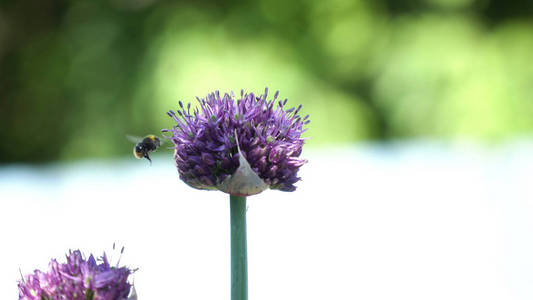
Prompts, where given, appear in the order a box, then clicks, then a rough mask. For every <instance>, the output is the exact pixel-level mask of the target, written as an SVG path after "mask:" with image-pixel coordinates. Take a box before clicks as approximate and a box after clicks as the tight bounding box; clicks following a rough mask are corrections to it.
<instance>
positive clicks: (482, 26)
mask: <svg viewBox="0 0 533 300" xmlns="http://www.w3.org/2000/svg"><path fill="white" fill-rule="evenodd" d="M532 16H533V4H532V2H531V1H528V0H519V1H505V0H409V1H394V0H380V1H357V0H353V1H349V0H331V1H318V0H315V1H303V0H296V1H281V0H259V1H255V2H247V1H228V2H225V3H221V2H218V1H208V0H201V1H157V0H80V1H67V0H63V1H57V0H56V1H54V0H35V1H16V0H11V1H6V0H3V1H0V124H1V125H2V128H3V130H2V131H1V132H0V136H1V138H2V141H3V143H2V145H1V146H0V162H14V161H28V162H41V161H50V160H57V159H76V158H82V157H87V156H97V157H105V156H116V155H125V154H128V155H129V154H130V149H131V145H130V144H129V142H128V141H127V140H126V139H125V135H126V134H133V135H144V134H147V133H157V132H158V131H159V130H160V129H161V128H167V127H170V126H172V122H171V120H170V119H169V118H168V117H167V116H166V111H167V110H169V109H173V108H176V106H177V101H178V100H184V101H195V100H194V99H195V97H196V96H200V97H204V96H205V95H206V94H207V93H208V92H211V91H214V90H217V89H218V90H221V91H222V92H227V91H230V90H234V91H235V92H236V93H239V92H240V90H241V89H244V90H245V91H253V92H256V93H261V92H262V91H263V90H264V88H265V87H266V86H268V87H269V88H270V90H271V93H273V92H274V91H275V90H280V92H281V93H280V96H281V97H283V98H288V99H289V104H292V105H293V106H296V105H298V104H300V103H302V104H303V105H304V108H303V112H304V114H310V115H311V120H312V123H311V124H310V126H309V133H308V136H309V137H311V139H310V141H309V143H310V144H315V145H318V144H325V143H347V142H353V141H358V140H383V139H394V138H419V137H430V138H444V139H456V138H474V139H482V140H488V141H502V140H505V139H507V138H510V137H513V136H516V135H524V134H528V133H530V132H531V130H532V129H533V117H532V116H533V102H532V100H531V98H532V96H533V84H532V83H533V64H531V63H530V61H531V60H532V58H533V21H532V20H533V19H532V18H531V17H532Z"/></svg>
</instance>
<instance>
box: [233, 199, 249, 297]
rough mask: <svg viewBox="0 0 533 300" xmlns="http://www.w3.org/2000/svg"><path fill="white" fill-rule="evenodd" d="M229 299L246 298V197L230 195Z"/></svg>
mask: <svg viewBox="0 0 533 300" xmlns="http://www.w3.org/2000/svg"><path fill="white" fill-rule="evenodd" d="M230 223H231V300H248V256H247V247H246V197H241V196H233V195H230Z"/></svg>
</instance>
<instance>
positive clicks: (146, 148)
mask: <svg viewBox="0 0 533 300" xmlns="http://www.w3.org/2000/svg"><path fill="white" fill-rule="evenodd" d="M127 138H128V139H129V140H130V141H132V142H134V143H136V144H135V147H133V155H134V156H135V157H136V158H138V159H141V158H146V159H147V160H148V161H149V162H150V164H152V160H151V159H150V155H149V154H150V153H151V152H154V151H156V150H157V148H159V147H160V146H161V140H160V139H159V138H158V137H157V136H155V135H153V134H150V135H147V136H145V137H144V138H138V137H133V136H129V135H128V136H127Z"/></svg>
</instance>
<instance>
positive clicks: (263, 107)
mask: <svg viewBox="0 0 533 300" xmlns="http://www.w3.org/2000/svg"><path fill="white" fill-rule="evenodd" d="M267 93H268V89H265V93H264V94H263V95H261V96H258V97H256V96H255V95H254V94H253V93H250V94H244V92H243V91H241V98H240V99H238V100H236V99H235V95H234V94H233V92H232V93H231V94H230V95H228V94H225V95H224V96H223V97H221V96H220V94H219V92H218V91H217V92H215V93H212V94H209V95H208V96H207V97H206V98H205V99H199V98H197V100H198V102H199V107H200V109H198V108H195V109H194V110H193V111H191V104H190V103H189V104H188V105H187V107H186V108H185V107H184V106H183V103H182V102H181V101H180V102H179V105H180V109H179V110H178V112H177V114H176V113H175V112H174V111H172V110H171V111H169V113H168V114H169V116H170V117H172V118H173V119H174V120H175V121H176V122H177V126H174V128H172V129H164V130H162V131H163V132H171V133H172V136H171V137H169V138H170V139H171V140H172V142H173V143H174V144H175V153H174V158H175V161H176V165H177V168H178V172H179V174H180V178H181V179H182V180H183V181H184V182H185V183H187V184H188V185H190V186H192V187H194V188H198V189H218V190H222V191H224V192H227V193H230V194H236V195H243V196H248V195H251V194H256V193H259V192H261V191H262V189H261V188H258V189H253V191H252V192H250V191H249V189H247V188H246V187H245V186H244V187H243V189H242V191H241V190H239V188H237V190H235V191H233V192H229V191H227V190H225V189H224V188H223V187H225V186H227V185H228V184H227V183H226V182H225V180H228V178H231V177H232V176H235V172H236V171H237V169H238V168H239V166H241V167H242V161H244V160H240V156H241V154H242V156H243V157H244V158H245V160H246V162H247V164H246V167H247V168H249V169H250V168H251V170H252V171H253V172H251V171H249V172H246V174H250V173H255V174H253V176H256V175H257V176H259V178H260V179H258V180H261V181H262V182H261V183H260V184H261V185H264V186H265V188H267V187H268V188H271V189H277V190H281V191H294V190H295V189H296V187H295V186H294V183H296V182H297V181H298V180H300V178H299V177H298V176H297V172H298V170H299V168H300V167H301V166H302V165H303V164H305V163H306V162H307V161H306V160H305V159H300V158H299V156H300V154H301V152H302V146H303V144H304V139H303V138H302V137H301V135H302V133H303V132H305V130H306V129H303V126H304V125H306V124H308V123H309V120H308V117H309V116H305V117H303V118H302V117H300V116H299V115H298V113H299V112H300V109H301V107H302V106H301V105H300V106H298V108H294V107H293V108H290V109H285V104H286V103H287V99H285V100H283V101H282V100H279V101H278V102H277V103H276V99H277V97H278V92H276V93H275V95H274V98H273V100H270V101H267ZM248 164H249V166H248ZM241 173H243V172H241ZM241 177H242V176H241ZM234 179H235V178H234ZM238 180H239V183H238V184H240V186H243V185H246V179H243V178H239V179H238ZM243 181H244V182H243Z"/></svg>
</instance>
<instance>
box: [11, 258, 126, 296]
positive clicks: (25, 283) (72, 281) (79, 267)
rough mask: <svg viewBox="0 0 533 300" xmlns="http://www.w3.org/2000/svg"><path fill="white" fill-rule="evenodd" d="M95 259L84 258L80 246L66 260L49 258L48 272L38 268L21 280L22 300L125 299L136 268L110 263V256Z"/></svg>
mask: <svg viewBox="0 0 533 300" xmlns="http://www.w3.org/2000/svg"><path fill="white" fill-rule="evenodd" d="M99 261H100V263H98V262H97V261H96V259H95V258H94V256H93V255H92V254H91V255H90V256H89V258H88V259H87V260H86V259H84V257H83V255H82V253H81V252H80V251H79V250H76V251H70V252H69V254H68V255H67V262H66V263H63V264H60V263H58V262H57V261H56V260H55V259H53V260H52V261H50V264H49V266H48V272H42V271H40V270H35V272H34V273H33V274H29V275H27V276H26V277H25V278H23V279H22V280H21V281H20V282H19V284H18V287H19V300H74V299H79V300H126V299H128V295H129V294H130V289H131V284H130V283H128V277H129V275H131V274H132V273H133V272H134V271H133V270H130V269H128V268H126V267H118V265H117V266H111V265H110V264H109V261H108V260H107V256H106V255H105V253H104V255H103V256H102V258H101V259H99Z"/></svg>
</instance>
